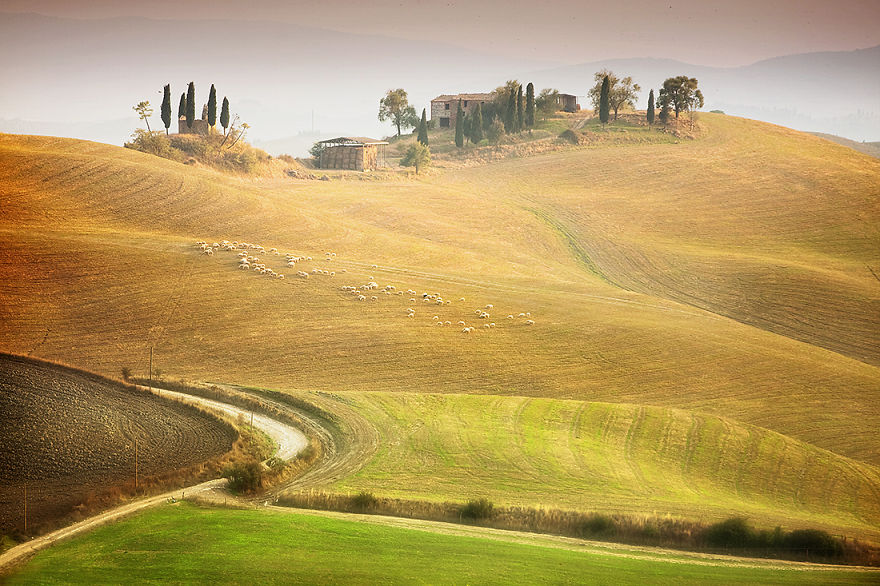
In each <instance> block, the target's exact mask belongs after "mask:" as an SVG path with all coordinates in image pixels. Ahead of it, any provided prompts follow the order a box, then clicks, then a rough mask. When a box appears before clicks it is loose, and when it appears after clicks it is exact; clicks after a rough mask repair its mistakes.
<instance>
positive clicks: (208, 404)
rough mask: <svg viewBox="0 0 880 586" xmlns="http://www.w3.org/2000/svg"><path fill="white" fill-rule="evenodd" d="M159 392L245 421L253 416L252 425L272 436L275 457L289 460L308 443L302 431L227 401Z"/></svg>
mask: <svg viewBox="0 0 880 586" xmlns="http://www.w3.org/2000/svg"><path fill="white" fill-rule="evenodd" d="M161 393H162V396H163V397H171V398H173V399H176V400H178V401H183V402H186V403H192V404H194V405H199V406H200V407H204V408H205V409H210V410H212V411H217V412H219V413H223V414H225V415H230V416H232V417H233V418H237V417H243V418H244V420H245V422H247V423H250V422H251V417H253V425H254V427H256V428H257V429H259V430H261V431H262V432H264V433H265V434H266V435H268V436H269V437H270V438H272V441H273V442H275V445H276V446H277V448H278V450H277V451H276V452H275V457H276V458H281V459H282V460H290V459H292V458H293V457H295V456H296V455H297V454H298V453H300V452H301V451H302V450H304V449H305V448H306V446H308V445H309V440H308V438H306V436H305V435H304V434H303V432H301V431H300V430H298V429H296V428H295V427H291V426H289V425H287V424H285V423H282V422H280V421H276V420H274V419H270V418H269V417H266V416H265V415H260V414H259V413H253V412H251V411H247V410H245V409H242V408H240V407H236V406H234V405H230V404H228V403H221V402H220V401H214V400H213V399H205V398H204V397H196V396H195V395H187V394H185V393H179V392H177V391H168V390H164V389H163V390H162V391H161Z"/></svg>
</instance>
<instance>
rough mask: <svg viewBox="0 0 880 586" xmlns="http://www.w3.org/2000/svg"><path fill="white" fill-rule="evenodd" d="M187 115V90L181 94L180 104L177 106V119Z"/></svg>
mask: <svg viewBox="0 0 880 586" xmlns="http://www.w3.org/2000/svg"><path fill="white" fill-rule="evenodd" d="M184 116H186V92H183V93H182V94H180V105H179V106H177V119H178V120H179V119H181V118H183V117H184Z"/></svg>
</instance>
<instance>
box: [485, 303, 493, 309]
mask: <svg viewBox="0 0 880 586" xmlns="http://www.w3.org/2000/svg"><path fill="white" fill-rule="evenodd" d="M494 307H495V306H494V305H492V304H491V303H490V304H488V305H487V306H486V309H492V308H494Z"/></svg>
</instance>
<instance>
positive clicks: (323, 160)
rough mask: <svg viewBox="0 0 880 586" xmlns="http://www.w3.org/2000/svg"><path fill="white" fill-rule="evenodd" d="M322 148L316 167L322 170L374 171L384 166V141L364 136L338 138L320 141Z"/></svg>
mask: <svg viewBox="0 0 880 586" xmlns="http://www.w3.org/2000/svg"><path fill="white" fill-rule="evenodd" d="M318 144H320V145H322V146H323V149H322V150H321V157H320V158H319V159H318V165H319V166H320V167H321V168H322V169H350V170H353V171H375V170H376V169H378V168H379V167H384V166H385V146H386V145H387V144H388V143H387V142H386V141H384V140H376V139H373V138H367V137H365V136H340V137H339V138H329V139H327V140H320V141H318Z"/></svg>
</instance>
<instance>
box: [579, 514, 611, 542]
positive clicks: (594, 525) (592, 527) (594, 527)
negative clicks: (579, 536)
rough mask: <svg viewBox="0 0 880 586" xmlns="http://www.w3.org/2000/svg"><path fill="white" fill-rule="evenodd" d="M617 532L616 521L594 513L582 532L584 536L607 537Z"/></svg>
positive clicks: (582, 527) (585, 522)
mask: <svg viewBox="0 0 880 586" xmlns="http://www.w3.org/2000/svg"><path fill="white" fill-rule="evenodd" d="M616 530H617V524H616V523H615V522H614V519H612V518H611V517H609V516H608V515H602V514H600V513H592V514H591V515H590V516H589V517H587V520H586V521H584V523H583V525H581V532H582V533H583V534H584V535H593V536H603V537H605V536H608V535H611V534H613V533H615V532H616Z"/></svg>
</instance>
